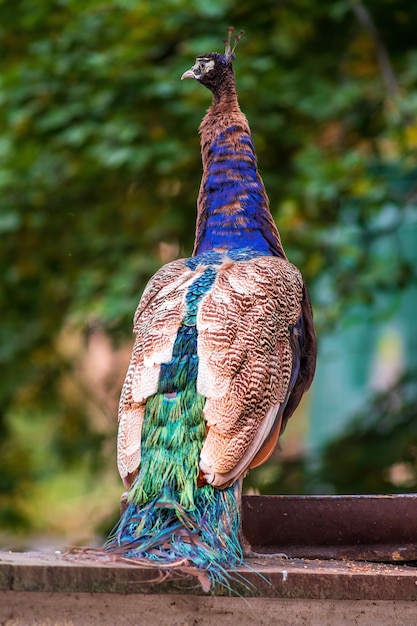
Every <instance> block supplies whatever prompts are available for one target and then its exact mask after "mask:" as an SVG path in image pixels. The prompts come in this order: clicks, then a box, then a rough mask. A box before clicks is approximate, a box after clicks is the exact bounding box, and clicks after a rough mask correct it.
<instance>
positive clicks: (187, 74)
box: [181, 68, 195, 80]
mask: <svg viewBox="0 0 417 626" xmlns="http://www.w3.org/2000/svg"><path fill="white" fill-rule="evenodd" d="M184 78H195V74H194V72H193V68H191V69H190V70H187V71H186V72H184V74H183V75H182V76H181V80H184Z"/></svg>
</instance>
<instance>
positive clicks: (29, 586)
mask: <svg viewBox="0 0 417 626" xmlns="http://www.w3.org/2000/svg"><path fill="white" fill-rule="evenodd" d="M246 563H247V566H246V567H242V568H241V569H240V570H239V573H240V574H241V575H242V577H243V579H244V581H242V580H239V577H238V576H236V574H235V573H233V574H232V575H233V578H232V580H231V583H230V585H231V591H232V595H239V596H244V597H247V598H249V597H252V598H281V599H300V600H308V599H320V600H356V601H357V600H369V601H379V600H383V601H387V600H391V601H411V602H413V601H415V600H417V568H416V567H413V566H410V565H403V564H401V565H400V564H383V563H368V562H357V561H332V560H329V561H324V560H304V559H283V558H279V557H274V556H266V555H262V556H259V557H258V558H251V559H248V560H247V561H246ZM0 590H2V591H7V592H31V593H32V592H37V593H51V592H52V593H70V594H74V593H75V594H79V593H98V594H103V593H105V594H144V595H148V594H186V595H187V596H205V597H207V594H205V593H204V592H203V591H202V589H201V587H200V585H199V584H198V581H197V579H196V578H194V577H192V576H184V575H179V574H178V573H176V572H175V570H174V571H172V570H171V571H170V572H169V571H163V570H160V569H158V568H155V567H149V568H147V567H142V566H136V565H132V564H130V563H125V562H115V561H114V560H112V559H111V558H108V557H104V558H103V557H100V556H96V555H94V554H84V553H81V554H78V553H76V554H72V553H69V554H67V555H65V554H56V553H51V554H50V553H39V552H27V553H16V552H0ZM212 594H213V595H216V596H226V595H230V591H229V590H227V589H224V588H215V589H213V590H212ZM416 608H417V604H416Z"/></svg>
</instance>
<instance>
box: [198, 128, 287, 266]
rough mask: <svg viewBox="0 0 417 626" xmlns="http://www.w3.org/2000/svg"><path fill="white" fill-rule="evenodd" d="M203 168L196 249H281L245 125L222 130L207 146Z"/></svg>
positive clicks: (266, 251) (265, 251)
mask: <svg viewBox="0 0 417 626" xmlns="http://www.w3.org/2000/svg"><path fill="white" fill-rule="evenodd" d="M204 169H205V171H204V174H203V180H202V185H201V190H200V203H199V211H200V213H201V214H202V216H200V217H201V218H202V219H200V220H199V222H198V227H197V237H196V247H195V250H194V254H201V253H203V252H207V251H209V250H213V249H221V250H233V249H237V248H248V249H251V250H256V251H259V253H260V254H264V255H276V254H279V251H278V252H277V250H278V248H277V242H276V235H277V234H278V233H277V232H276V227H275V224H274V223H273V220H272V217H271V214H270V211H269V206H268V198H267V196H266V193H265V189H264V185H263V182H262V179H261V177H260V176H259V173H258V170H257V161H256V155H255V149H254V146H253V142H252V139H251V137H250V135H249V134H248V133H247V132H245V129H243V128H242V127H240V128H239V127H238V126H229V127H228V128H227V129H226V130H225V131H224V132H222V133H220V134H219V135H218V136H217V138H216V139H215V140H214V141H213V143H212V144H211V146H210V148H209V150H208V153H207V163H206V167H205V168H204ZM271 223H272V226H271ZM275 233H276V235H275ZM279 255H280V254H279Z"/></svg>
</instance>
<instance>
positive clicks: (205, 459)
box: [105, 28, 316, 590]
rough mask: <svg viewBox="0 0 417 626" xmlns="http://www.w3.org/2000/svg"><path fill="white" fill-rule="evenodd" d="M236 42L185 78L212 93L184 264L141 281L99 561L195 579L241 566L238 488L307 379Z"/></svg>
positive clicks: (294, 287) (310, 345) (212, 580)
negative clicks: (117, 490) (116, 485)
mask: <svg viewBox="0 0 417 626" xmlns="http://www.w3.org/2000/svg"><path fill="white" fill-rule="evenodd" d="M240 37H241V34H240V35H238V36H235V35H233V29H232V28H229V29H228V38H227V40H226V41H225V44H226V48H225V52H224V54H220V53H217V52H212V53H209V54H205V55H203V56H199V57H197V58H196V60H195V63H194V65H193V66H192V67H191V69H189V70H188V71H186V72H185V73H184V74H183V75H182V77H181V78H182V79H186V78H192V79H194V80H196V81H197V82H198V83H200V84H201V85H204V86H205V87H207V88H208V89H209V90H210V91H211V92H212V104H211V106H210V108H209V109H208V111H207V114H206V115H205V117H204V119H203V120H202V122H201V125H200V128H199V132H200V135H201V156H202V165H203V174H202V180H201V186H200V191H199V195H198V201H197V221H196V232H195V244H194V250H193V253H192V256H191V257H190V258H186V259H178V260H175V261H173V262H170V263H168V264H167V265H164V266H163V267H162V268H161V269H160V270H159V271H157V273H156V274H155V275H154V276H153V277H152V278H151V280H150V281H149V283H148V285H147V287H146V288H145V291H144V293H143V295H142V298H141V299H140V302H139V305H138V308H137V310H136V313H135V316H134V333H135V335H136V339H135V342H134V347H133V351H132V356H131V361H130V365H129V367H128V371H127V374H126V379H125V382H124V385H123V389H122V393H121V398H120V405H119V430H118V444H117V448H118V469H119V472H120V475H121V477H122V479H123V482H124V485H125V487H126V489H127V503H126V508H125V510H124V512H123V514H122V516H121V519H120V520H119V522H118V524H117V526H116V527H115V529H114V530H113V532H112V533H111V535H110V537H109V539H108V541H107V543H106V545H105V549H106V550H107V551H108V552H111V553H116V554H117V555H122V557H123V558H124V559H126V558H127V559H130V560H133V561H135V562H136V563H146V564H148V565H149V564H153V565H155V566H157V567H163V568H171V569H173V570H174V569H176V570H177V571H186V572H188V573H189V572H194V573H196V575H197V576H198V578H199V580H200V582H201V581H202V585H203V588H205V589H206V590H208V589H209V588H210V586H212V585H213V584H226V585H227V580H228V576H229V574H228V573H227V572H228V571H229V572H230V571H233V570H236V569H237V568H239V567H240V565H241V564H242V562H243V558H244V554H243V548H242V545H243V539H242V533H241V515H240V512H241V493H242V481H243V478H244V476H245V475H246V474H247V472H248V471H249V469H251V468H253V467H256V466H258V465H260V464H262V463H263V462H264V461H266V460H267V459H268V457H269V456H270V455H271V453H272V452H273V450H274V449H275V447H276V445H277V442H278V439H279V436H280V434H281V433H282V432H283V430H284V428H285V425H286V423H287V421H288V418H289V417H290V416H291V414H292V413H293V412H294V409H295V408H296V407H297V405H298V403H299V402H300V399H301V397H302V395H303V393H304V391H305V390H306V389H308V388H309V386H310V384H311V381H312V378H313V375H314V369H315V360H316V343H315V335H314V329H313V319H312V311H311V305H310V300H309V296H308V292H307V289H306V286H305V284H304V282H303V278H302V276H301V274H300V272H299V270H298V269H297V268H296V267H295V266H294V265H292V264H291V263H290V262H289V261H288V260H287V257H286V256H285V253H284V250H283V247H282V244H281V240H280V235H279V232H278V230H277V227H276V225H275V223H274V220H273V218H272V216H271V213H270V209H269V201H268V197H267V195H266V192H265V188H264V184H263V181H262V179H261V176H260V175H259V172H258V167H257V158H256V154H255V148H254V145H253V141H252V138H251V132H250V129H249V125H248V121H247V119H246V117H245V115H244V114H243V113H242V112H241V110H240V108H239V103H238V98H237V91H236V82H235V77H234V72H233V60H234V59H235V48H236V44H237V42H238V41H239V39H240Z"/></svg>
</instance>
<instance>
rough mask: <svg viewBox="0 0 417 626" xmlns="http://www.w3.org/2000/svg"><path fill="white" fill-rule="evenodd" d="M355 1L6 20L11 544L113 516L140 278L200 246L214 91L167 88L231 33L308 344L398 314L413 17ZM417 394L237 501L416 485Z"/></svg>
mask: <svg viewBox="0 0 417 626" xmlns="http://www.w3.org/2000/svg"><path fill="white" fill-rule="evenodd" d="M364 2H365V3H362V2H359V1H358V2H356V1H355V0H350V1H349V0H335V1H334V2H330V3H320V2H317V1H315V0H282V1H281V2H275V1H274V2H270V1H268V0H257V1H256V2H255V1H254V0H240V1H239V2H237V1H236V0H226V1H225V0H211V1H210V2H202V1H200V0H196V1H195V2H188V1H186V0H156V1H155V2H152V3H150V2H145V1H144V0H135V1H133V0H101V1H100V0H82V2H81V1H80V0H38V1H37V2H33V1H32V0H17V1H16V2H14V3H10V2H1V3H0V38H1V49H2V55H1V58H0V64H1V78H0V107H1V108H0V123H1V128H2V132H1V136H0V233H1V247H0V271H1V276H2V289H1V293H0V306H1V326H0V361H1V364H2V376H1V378H0V463H1V471H0V526H1V528H2V533H3V535H2V536H3V538H4V540H3V541H2V543H3V545H16V542H17V543H19V545H23V546H24V545H29V544H30V543H31V542H33V541H34V540H33V539H29V537H32V536H33V535H38V537H37V539H36V542H37V545H40V544H41V543H42V541H43V536H47V535H48V536H49V539H48V541H51V539H50V537H51V536H54V535H56V536H59V537H62V536H64V537H65V538H66V539H67V540H68V541H72V542H76V541H79V542H81V541H91V540H92V537H93V536H94V534H95V533H98V534H100V533H102V532H104V531H106V530H108V528H109V526H111V520H112V519H114V516H115V515H116V514H117V501H118V498H119V495H120V491H121V488H120V482H119V480H118V477H117V476H116V469H115V459H114V457H115V453H114V447H115V434H116V418H115V416H116V408H117V399H118V393H119V391H120V387H121V384H122V380H123V377H124V373H125V367H126V359H127V357H128V354H129V350H130V343H129V342H130V341H131V319H132V315H133V312H134V310H135V307H136V304H137V301H138V299H139V296H140V293H141V290H142V289H143V287H144V285H145V283H146V281H147V280H148V278H149V276H150V275H151V274H152V273H153V272H154V271H155V270H156V269H157V268H158V267H159V266H160V265H161V264H162V263H163V262H166V261H168V260H170V259H172V258H175V257H176V256H178V255H187V254H189V253H190V252H191V249H192V242H193V233H194V220H195V204H196V196H197V192H198V186H199V180H200V176H201V163H200V154H199V140H198V135H197V127H198V124H199V122H200V120H201V118H202V116H203V114H204V111H205V109H206V108H207V107H208V105H209V102H210V94H209V93H208V92H207V91H206V90H204V89H203V88H201V87H199V86H198V85H196V84H195V83H193V82H192V81H185V82H184V83H181V81H180V80H179V78H180V76H181V74H182V73H183V71H184V70H185V69H187V68H189V67H190V66H191V64H192V62H193V60H194V57H195V56H196V55H197V54H201V53H205V52H208V51H211V50H221V47H222V44H221V40H222V38H223V36H224V33H225V32H226V27H227V26H228V25H229V24H234V25H235V26H236V28H237V29H240V28H244V29H245V30H246V35H245V38H244V40H243V41H242V43H241V44H240V45H239V49H238V55H237V60H236V62H235V69H236V74H237V79H238V87H239V95H240V103H241V107H242V109H243V110H244V111H245V113H246V115H247V117H248V119H249V122H250V125H251V128H252V132H253V136H254V141H255V145H256V149H257V154H258V158H259V162H260V167H261V172H262V175H263V178H264V181H265V184H266V187H267V190H268V194H269V196H270V200H271V209H272V212H273V214H274V217H275V218H276V221H277V223H278V226H279V228H280V231H281V235H282V239H283V242H284V245H285V248H286V251H287V254H288V256H289V257H290V259H291V260H292V261H293V262H294V263H296V264H297V265H298V266H299V267H300V269H301V270H302V272H303V274H304V276H305V278H306V280H307V282H308V284H309V286H310V290H311V293H312V298H313V303H314V308H315V315H316V321H317V329H318V332H319V334H320V335H321V336H322V337H323V336H325V335H326V333H329V332H330V331H334V332H337V329H338V328H339V327H340V324H341V323H342V322H341V320H344V322H343V323H350V324H355V320H357V319H358V318H360V319H363V318H364V317H366V318H368V319H370V320H372V319H375V318H381V317H384V316H385V317H388V316H389V315H390V314H392V310H393V307H395V301H396V297H397V296H398V294H401V293H402V292H404V290H406V289H409V288H410V286H413V285H415V283H416V267H415V262H414V261H415V259H413V258H412V256H410V254H409V253H408V251H407V249H406V248H405V247H404V246H403V245H402V244H401V241H400V239H399V238H398V233H399V231H400V229H401V228H402V227H404V224H407V223H408V222H407V220H409V219H410V216H411V218H412V219H414V218H415V214H416V205H415V201H416V191H417V163H416V161H417V156H416V154H417V151H416V148H417V121H416V116H415V110H416V106H417V69H416V68H417V46H416V43H415V24H416V23H417V5H416V3H415V2H413V1H412V0H396V2H392V1H390V0H366V1H365V0H364ZM388 204H389V206H390V207H391V212H392V219H391V221H390V222H389V224H388V225H387V224H386V223H382V225H381V222H380V221H379V216H380V214H381V209H382V207H385V206H387V205H388ZM413 216H414V217H413ZM382 237H385V238H386V237H389V238H390V241H391V242H392V246H391V248H390V250H391V251H390V254H389V257H387V256H386V255H381V254H376V253H375V245H374V243H375V242H377V241H378V240H379V239H380V238H382ZM393 303H394V304H393ZM346 320H347V322H346ZM416 396H417V392H416V385H415V376H414V375H413V372H412V371H411V372H408V373H406V378H405V379H402V380H400V381H399V383H398V384H396V385H395V386H394V388H393V389H390V390H388V391H387V392H386V393H385V394H382V396H381V395H380V396H378V397H377V398H376V399H375V400H374V401H373V402H372V403H371V405H370V406H367V407H364V408H363V414H362V415H360V416H359V417H358V419H357V421H356V422H354V425H353V426H351V427H350V428H351V430H349V432H347V433H346V434H344V435H341V436H340V437H339V438H338V439H337V440H336V441H334V442H333V443H331V444H329V446H328V448H327V449H326V450H325V451H324V452H323V456H322V459H321V460H320V459H319V460H318V461H317V459H316V460H315V462H314V463H315V464H314V465H313V464H312V462H311V459H309V457H308V455H307V456H305V455H303V456H301V457H300V458H297V459H287V461H285V462H284V464H283V465H281V466H279V467H280V468H279V467H278V466H277V465H276V463H273V464H272V465H269V466H268V467H267V469H262V468H261V471H263V473H261V474H256V473H254V475H253V476H252V477H251V479H250V483H249V484H251V485H252V486H254V487H256V488H268V489H273V490H277V492H280V491H281V492H287V491H290V492H301V493H302V492H306V491H315V490H320V489H327V490H328V491H337V490H341V491H351V492H355V491H356V490H364V491H366V490H369V489H372V490H380V491H384V490H385V491H387V490H388V491H392V490H393V483H392V482H389V480H388V479H387V473H386V470H387V467H388V466H393V465H396V464H397V465H399V466H401V467H403V468H404V467H405V468H406V470H407V472H408V474H407V476H408V478H407V480H406V481H405V483H404V482H403V487H404V486H405V487H407V488H408V489H411V488H416V486H417V478H416V458H417V454H416V446H417V441H416V437H415V434H414V433H415V424H416V416H415V410H414V408H413V407H415V400H416ZM368 416H371V417H372V419H369V420H368V419H367V418H368ZM295 419H296V418H295ZM381 423H382V424H383V426H382V427H381ZM381 428H382V431H381ZM381 432H382V435H381ZM346 450H349V454H346V453H345V452H346ZM364 450H366V452H365V453H364V452H363V451H364ZM373 460H374V461H375V462H373ZM377 460H378V462H377ZM317 463H318V465H317ZM404 464H405V466H404ZM364 466H366V472H367V474H366V475H367V476H369V480H368V481H366V480H365V481H363V480H361V476H363V475H364V471H363V468H364ZM335 467H337V471H336V470H335ZM361 468H362V469H361ZM394 486H395V485H394Z"/></svg>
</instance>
